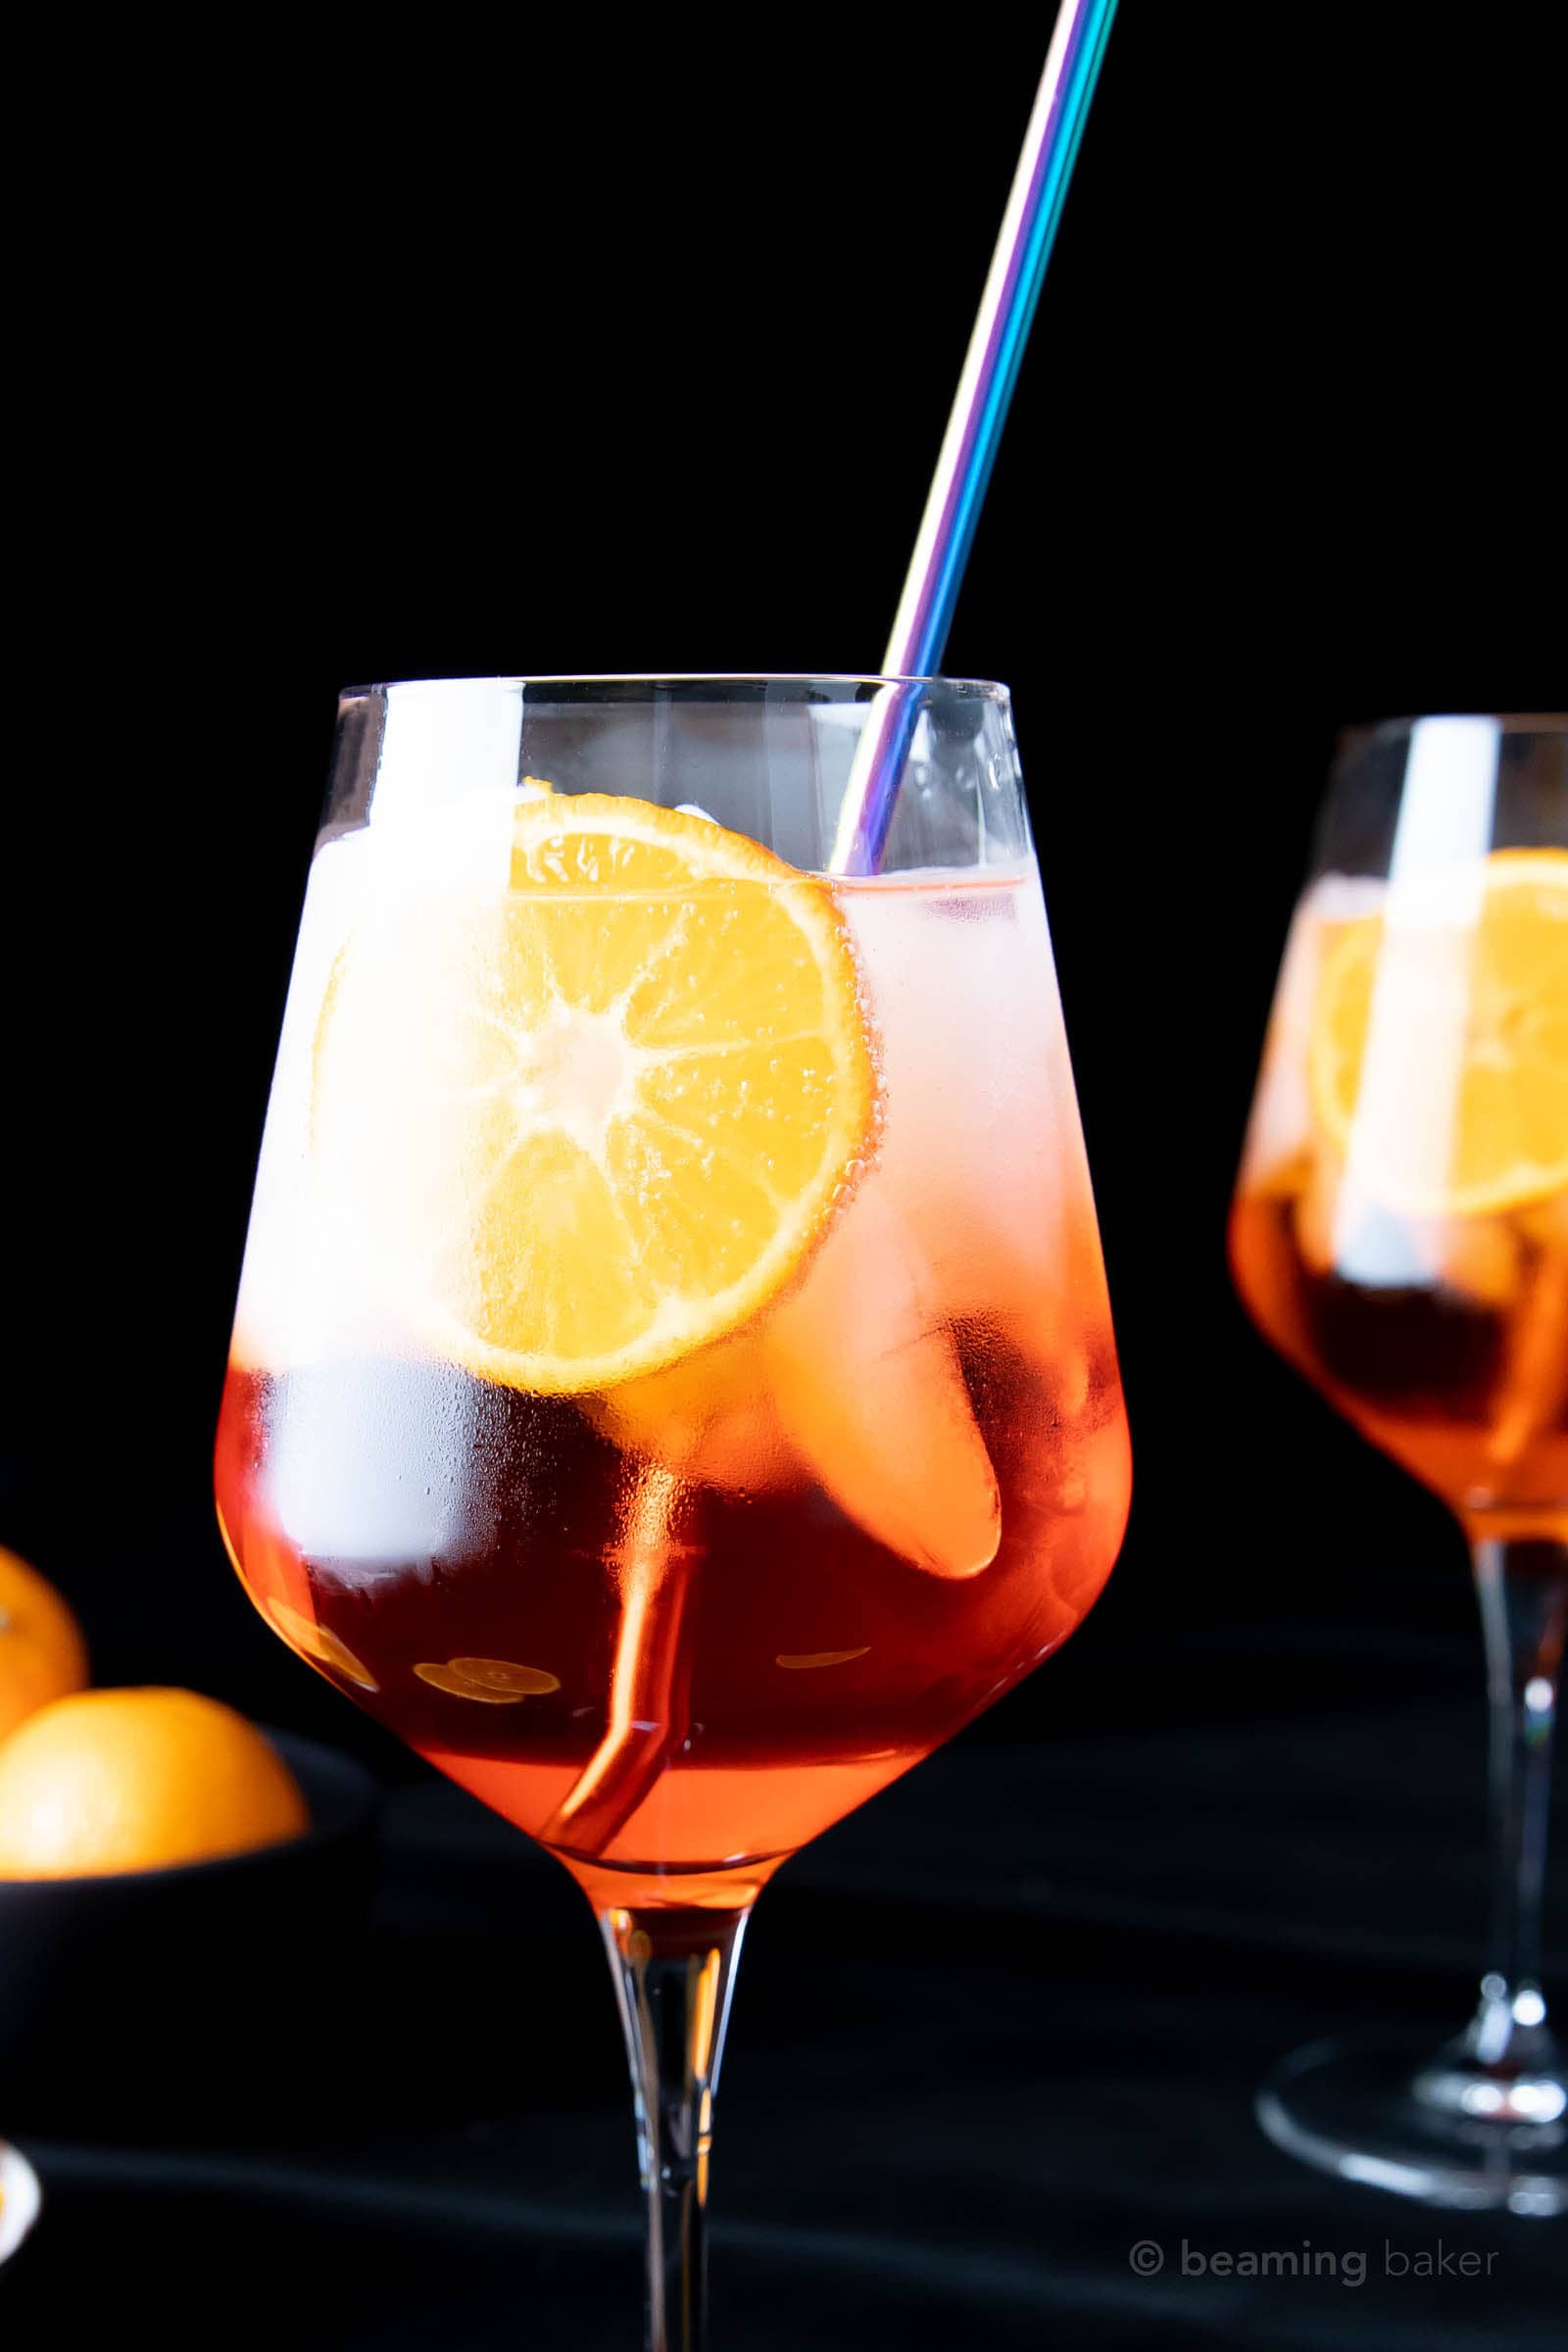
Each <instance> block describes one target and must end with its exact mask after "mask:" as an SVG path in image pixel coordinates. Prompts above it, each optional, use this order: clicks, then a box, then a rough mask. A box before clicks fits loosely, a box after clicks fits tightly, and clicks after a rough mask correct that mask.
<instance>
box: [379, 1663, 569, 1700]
mask: <svg viewBox="0 0 1568 2352" xmlns="http://www.w3.org/2000/svg"><path fill="white" fill-rule="evenodd" d="M414 1671H415V1673H416V1674H417V1676H418V1678H419V1680H420V1682H421V1683H428V1684H429V1685H430V1687H431V1689H432V1690H435V1691H449V1692H450V1693H451V1695H452V1696H453V1697H454V1698H477V1699H481V1700H483V1701H484V1703H485V1704H486V1705H487V1706H492V1707H508V1706H515V1704H516V1702H517V1700H518V1699H520V1698H537V1697H540V1696H542V1695H544V1694H546V1693H548V1692H549V1691H559V1690H560V1689H561V1677H560V1675H559V1674H549V1673H547V1672H546V1671H545V1670H544V1668H543V1667H540V1666H518V1665H515V1664H514V1662H513V1660H512V1659H511V1658H448V1659H447V1661H446V1663H445V1665H426V1666H416V1668H415V1669H414Z"/></svg>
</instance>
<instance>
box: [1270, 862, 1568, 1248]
mask: <svg viewBox="0 0 1568 2352" xmlns="http://www.w3.org/2000/svg"><path fill="white" fill-rule="evenodd" d="M1456 896H1457V894H1450V895H1449V897H1448V898H1446V899H1445V898H1444V897H1442V896H1440V895H1439V894H1438V893H1437V892H1436V891H1435V892H1434V894H1433V897H1432V900H1431V903H1430V904H1429V905H1419V906H1415V907H1411V908H1410V910H1409V911H1406V912H1401V915H1400V919H1399V920H1398V921H1397V922H1394V921H1390V920H1388V919H1386V917H1385V916H1384V915H1382V914H1369V915H1363V916H1362V917H1360V918H1359V919H1358V920H1357V921H1355V922H1352V923H1350V924H1348V926H1347V927H1346V929H1345V930H1344V931H1343V932H1342V934H1341V936H1340V938H1339V939H1338V940H1337V942H1336V943H1335V945H1334V947H1333V948H1332V949H1331V950H1330V952H1329V955H1328V957H1327V960H1326V962H1325V964H1324V967H1323V972H1322V976H1321V978H1320V980H1319V983H1318V990H1317V1000H1316V1005H1315V1008H1314V1012H1313V1021H1312V1034H1311V1044H1310V1048H1309V1068H1310V1078H1311V1089H1312V1101H1313V1105H1314V1108H1315V1111H1316V1114H1317V1118H1318V1121H1319V1123H1320V1125H1321V1126H1322V1128H1323V1130H1324V1132H1325V1133H1326V1135H1327V1136H1328V1137H1329V1139H1330V1140H1331V1142H1332V1143H1333V1144H1334V1145H1335V1146H1336V1148H1337V1149H1338V1150H1339V1151H1340V1152H1343V1153H1345V1154H1347V1155H1348V1157H1350V1158H1351V1161H1352V1165H1353V1166H1354V1168H1355V1170H1356V1172H1357V1174H1358V1176H1359V1178H1360V1180H1361V1181H1362V1183H1363V1184H1365V1186H1366V1187H1367V1188H1368V1190H1369V1191H1371V1192H1373V1193H1374V1194H1375V1195H1376V1196H1377V1197H1378V1198H1379V1199H1381V1200H1383V1201H1387V1202H1388V1203H1389V1205H1390V1206H1393V1207H1397V1208H1401V1209H1404V1210H1406V1211H1407V1212H1409V1213H1411V1214H1414V1215H1422V1216H1474V1215H1481V1214H1484V1213H1495V1212H1496V1211H1498V1210H1501V1209H1507V1208H1515V1207H1519V1206H1521V1205H1523V1204H1524V1203H1525V1202H1527V1201H1540V1200H1544V1199H1546V1198H1547V1197H1549V1196H1550V1195H1551V1194H1553V1193H1555V1192H1558V1191H1560V1190H1561V1189H1562V1188H1563V1187H1564V1186H1568V851H1562V850H1499V851H1497V852H1495V854H1494V855H1493V856H1492V857H1491V858H1488V859H1487V861H1486V864H1485V867H1484V868H1483V870H1482V873H1481V875H1480V877H1479V880H1478V886H1477V888H1476V889H1475V891H1474V892H1473V894H1471V904H1470V905H1468V906H1466V907H1463V908H1462V909H1461V907H1459V906H1458V905H1457V904H1456V903H1455V899H1456Z"/></svg>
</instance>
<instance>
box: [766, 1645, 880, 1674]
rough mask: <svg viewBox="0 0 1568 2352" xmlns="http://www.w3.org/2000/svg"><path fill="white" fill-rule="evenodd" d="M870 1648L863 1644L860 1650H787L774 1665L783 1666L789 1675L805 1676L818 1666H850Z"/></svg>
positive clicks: (864, 1655) (781, 1653)
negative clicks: (853, 1660)
mask: <svg viewBox="0 0 1568 2352" xmlns="http://www.w3.org/2000/svg"><path fill="white" fill-rule="evenodd" d="M870 1647H871V1644H870V1642H861V1643H860V1646H859V1648H858V1649H802V1650H788V1649H785V1650H780V1652H779V1654H778V1656H777V1657H776V1658H775V1659H774V1660H773V1663H774V1665H775V1666H782V1667H783V1668H784V1670H785V1672H786V1673H787V1674H804V1673H808V1672H809V1671H810V1670H811V1669H812V1668H814V1667H817V1666H848V1665H849V1664H850V1663H851V1661H852V1659H855V1658H863V1657H866V1656H867V1655H868V1654H869V1652H870Z"/></svg>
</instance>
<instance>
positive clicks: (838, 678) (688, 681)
mask: <svg viewBox="0 0 1568 2352" xmlns="http://www.w3.org/2000/svg"><path fill="white" fill-rule="evenodd" d="M398 686H491V687H495V688H498V689H500V690H503V691H515V690H516V689H518V688H521V689H524V690H525V689H527V688H528V687H531V686H650V687H654V688H656V689H662V688H664V687H676V686H761V687H767V686H800V687H811V686H851V687H868V688H870V689H871V691H872V692H873V693H874V692H876V691H877V690H878V689H880V688H882V687H894V686H902V687H920V688H922V689H927V690H929V689H932V688H937V689H941V690H942V691H944V692H946V693H949V694H954V695H957V696H960V697H963V698H965V699H970V698H972V699H976V700H980V701H985V702H992V703H1005V702H1007V701H1009V700H1010V696H1009V692H1008V689H1007V688H1006V687H1005V685H1003V684H1002V683H1001V681H1000V680H999V679H996V678H949V677H943V676H941V675H935V676H930V677H920V676H916V675H910V676H900V675H897V674H895V673H879V672H877V671H875V670H864V671H862V670H810V669H800V670H793V669H786V670H765V669H735V670H702V669H692V670H680V669H668V670H602V671H599V670H587V671H551V670H545V671H541V672H539V673H538V674H537V675H528V674H526V673H523V672H510V671H498V672H497V673H495V674H494V675H493V676H490V675H480V676H473V677H461V676H460V677H442V678H413V677H410V678H377V679H374V680H372V681H371V682H369V683H368V684H365V685H358V686H344V687H342V688H340V689H339V693H338V700H339V701H340V702H345V703H346V702H357V701H359V700H360V699H362V698H363V697H364V696H366V695H371V694H390V693H391V692H392V690H393V688H394V687H398Z"/></svg>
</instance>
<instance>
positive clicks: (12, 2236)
mask: <svg viewBox="0 0 1568 2352" xmlns="http://www.w3.org/2000/svg"><path fill="white" fill-rule="evenodd" d="M39 2203H40V2196H39V2190H38V2176H37V2174H36V2173H35V2172H34V2171H33V2169H32V2167H31V2165H30V2164H29V2163H28V2162H27V2159H26V2158H25V2156H24V2155H22V2154H20V2153H19V2151H18V2150H17V2149H16V2148H13V2147H10V2146H8V2144H7V2143H6V2141H5V2140H3V2139H0V2262H4V2261H5V2259H6V2256H7V2255H8V2254H14V2253H15V2252H16V2250H17V2248H18V2247H19V2246H20V2245H21V2243H22V2241H23V2239H24V2238H25V2236H26V2234H27V2231H28V2230H29V2229H31V2228H32V2225H33V2223H34V2222H35V2221H36V2220H37V2218H38V2206H39Z"/></svg>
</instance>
